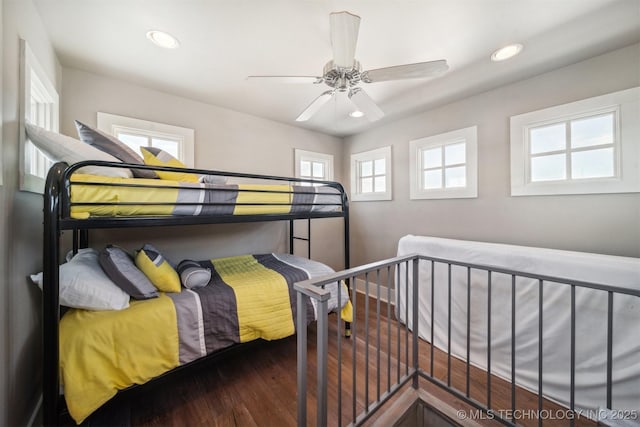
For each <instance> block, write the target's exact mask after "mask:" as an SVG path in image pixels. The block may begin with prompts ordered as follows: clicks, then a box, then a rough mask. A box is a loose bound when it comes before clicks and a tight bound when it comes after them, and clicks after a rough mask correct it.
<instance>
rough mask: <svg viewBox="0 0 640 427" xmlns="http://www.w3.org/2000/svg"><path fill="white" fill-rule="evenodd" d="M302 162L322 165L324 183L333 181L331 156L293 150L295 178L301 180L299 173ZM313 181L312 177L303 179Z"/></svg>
mask: <svg viewBox="0 0 640 427" xmlns="http://www.w3.org/2000/svg"><path fill="white" fill-rule="evenodd" d="M303 161H307V162H315V163H322V164H323V165H324V171H325V177H324V178H323V180H324V181H333V155H332V154H325V153H316V152H314V151H306V150H300V149H298V148H296V149H295V150H294V173H295V177H296V178H303V176H302V173H301V169H302V168H301V163H302V162H303ZM304 178H308V179H315V178H313V177H310V178H309V177H304Z"/></svg>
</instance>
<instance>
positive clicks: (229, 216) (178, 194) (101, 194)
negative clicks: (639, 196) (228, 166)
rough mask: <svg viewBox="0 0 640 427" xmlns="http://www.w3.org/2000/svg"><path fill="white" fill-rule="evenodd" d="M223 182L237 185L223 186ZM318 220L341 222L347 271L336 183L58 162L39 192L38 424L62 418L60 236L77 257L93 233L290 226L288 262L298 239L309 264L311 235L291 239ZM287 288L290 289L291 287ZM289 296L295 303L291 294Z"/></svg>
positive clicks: (342, 197) (344, 211)
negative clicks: (184, 178)
mask: <svg viewBox="0 0 640 427" xmlns="http://www.w3.org/2000/svg"><path fill="white" fill-rule="evenodd" d="M87 167H90V168H95V167H99V168H112V169H123V168H133V167H135V168H136V169H137V170H144V169H148V170H152V171H155V172H158V171H161V172H169V173H189V174H196V175H198V176H213V177H218V178H222V179H214V180H213V182H214V183H202V182H196V183H193V182H180V181H171V180H159V179H145V178H126V177H122V178H114V177H113V176H114V174H106V175H110V176H104V175H103V176H99V175H93V174H92V175H86V174H83V170H87ZM81 168H84V169H81ZM227 179H229V180H233V181H234V182H237V183H234V184H226V183H225V181H226V180H227ZM249 182H257V184H253V183H249ZM320 218H342V219H343V225H344V242H343V245H344V246H343V247H344V264H345V268H348V267H349V206H348V200H347V196H346V194H345V191H344V189H343V187H342V186H341V185H340V184H339V183H337V182H329V181H323V182H318V181H313V182H312V181H309V180H305V179H297V178H288V177H278V176H266V175H256V174H243V173H234V172H222V171H210V170H202V169H184V168H174V167H168V166H148V165H139V164H135V165H134V164H127V163H120V162H110V161H82V162H78V163H75V164H73V165H71V166H68V165H67V164H66V163H63V162H59V163H56V164H55V165H54V166H53V167H52V168H51V169H50V171H49V173H48V176H47V179H46V184H45V191H44V242H43V249H44V250H43V264H44V266H43V267H44V268H43V273H42V288H43V340H44V342H43V346H44V349H43V353H44V357H43V362H44V366H43V424H44V425H46V426H48V425H57V424H58V423H59V421H60V416H61V414H63V413H65V412H66V404H65V401H64V395H63V393H62V389H63V388H64V386H62V387H61V383H62V381H61V373H60V372H61V371H60V363H61V357H60V341H59V338H60V331H61V328H60V324H61V319H62V318H63V315H64V316H65V317H66V313H65V311H66V309H65V307H62V306H61V304H60V294H59V290H60V283H59V282H60V271H59V266H60V260H61V255H62V248H61V245H62V242H61V236H62V232H63V231H71V232H72V248H73V249H72V251H73V253H74V254H76V253H78V252H79V251H82V250H83V248H88V246H89V231H90V230H92V229H115V228H137V227H162V226H175V225H198V224H224V223H248V222H263V221H288V224H289V252H290V256H292V257H293V248H294V240H296V239H301V240H307V244H308V248H309V250H308V253H307V257H308V258H309V257H310V248H311V243H310V238H311V235H310V233H309V234H308V235H307V237H306V238H305V237H299V236H296V235H295V234H294V231H295V230H294V221H296V220H307V221H308V228H307V231H310V224H311V220H312V219H320ZM285 256H286V255H285ZM285 261H286V260H285ZM305 279H306V278H305ZM287 280H289V279H287ZM292 285H293V284H292V283H290V287H292ZM336 289H337V288H336ZM290 292H291V295H292V297H291V298H292V301H293V298H294V296H293V291H292V290H290ZM338 292H344V290H343V289H340V290H338ZM157 300H159V298H157ZM338 300H339V299H338ZM310 302H311V301H310ZM294 306H295V304H292V307H291V310H292V311H293V310H295V308H294ZM335 311H338V309H336V310H335ZM294 318H295V317H294ZM63 320H64V319H63ZM310 321H313V319H310ZM77 325H82V321H81V320H80V321H78V322H77V323H76V326H77ZM242 345H245V344H237V343H231V344H230V345H229V346H228V347H226V348H223V347H225V346H223V345H220V346H217V347H215V348H209V346H208V345H207V352H206V355H204V356H202V357H198V358H195V359H193V360H189V361H186V362H185V363H180V364H179V365H178V366H176V367H171V368H170V369H169V370H168V371H167V372H165V373H162V374H160V375H159V376H158V378H154V379H152V380H150V381H149V382H158V380H161V381H162V380H164V379H166V378H167V377H169V376H172V375H173V374H174V373H177V372H181V371H189V370H192V369H197V368H198V366H200V365H201V364H202V363H203V362H205V361H207V360H208V361H210V360H211V359H212V358H215V357H217V356H219V355H220V354H221V353H223V352H225V351H226V350H228V349H229V348H230V347H233V348H235V347H237V346H242ZM181 362H182V361H181ZM141 388H144V384H143V385H142V386H141V385H138V384H132V385H131V386H128V387H125V388H124V390H121V391H118V395H123V394H127V393H129V392H131V391H135V390H138V391H139V390H140V389H141Z"/></svg>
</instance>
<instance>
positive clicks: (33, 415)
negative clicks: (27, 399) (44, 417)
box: [27, 395, 42, 427]
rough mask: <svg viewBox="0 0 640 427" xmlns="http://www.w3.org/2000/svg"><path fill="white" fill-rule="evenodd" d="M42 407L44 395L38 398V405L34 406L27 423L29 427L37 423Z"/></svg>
mask: <svg viewBox="0 0 640 427" xmlns="http://www.w3.org/2000/svg"><path fill="white" fill-rule="evenodd" d="M41 408H42V395H40V397H39V398H38V401H37V402H36V406H35V407H34V408H33V411H32V412H31V416H30V417H29V422H28V423H27V426H28V427H33V426H34V425H35V422H36V419H37V418H38V416H39V415H40V409H41Z"/></svg>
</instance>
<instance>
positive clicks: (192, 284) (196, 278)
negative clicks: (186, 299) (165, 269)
mask: <svg viewBox="0 0 640 427" xmlns="http://www.w3.org/2000/svg"><path fill="white" fill-rule="evenodd" d="M178 274H179V275H180V281H181V282H182V286H184V287H185V288H187V289H197V288H202V287H203V286H207V284H209V280H211V270H209V269H208V268H206V267H203V266H201V265H200V264H199V263H197V262H196V261H191V260H188V259H185V260H184V261H181V262H180V264H178Z"/></svg>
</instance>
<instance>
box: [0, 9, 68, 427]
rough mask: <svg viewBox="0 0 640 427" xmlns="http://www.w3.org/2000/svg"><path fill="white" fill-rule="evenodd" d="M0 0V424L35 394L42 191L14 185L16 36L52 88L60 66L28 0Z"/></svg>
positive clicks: (20, 418)
mask: <svg viewBox="0 0 640 427" xmlns="http://www.w3.org/2000/svg"><path fill="white" fill-rule="evenodd" d="M3 6H4V10H3V16H2V18H3V19H2V31H3V34H2V41H3V43H2V47H3V60H2V66H3V68H2V69H3V81H2V102H3V106H2V113H3V115H2V122H3V124H2V163H3V170H4V185H3V186H2V187H1V189H0V201H1V202H2V206H1V207H0V210H1V211H2V213H3V214H2V215H0V230H1V232H2V236H1V238H0V241H1V242H2V243H1V244H0V259H1V261H0V265H1V266H2V267H3V274H2V284H1V287H2V303H3V304H5V307H3V308H4V309H3V310H2V316H3V317H2V330H3V338H4V339H3V341H2V346H3V351H2V354H3V356H2V357H4V358H6V360H2V363H1V364H2V367H3V369H6V372H5V373H4V375H3V376H4V377H5V381H3V382H2V384H3V387H6V388H4V389H2V393H3V395H2V398H3V399H2V401H1V405H2V412H1V413H2V419H0V425H25V424H26V423H27V422H28V421H29V418H30V416H31V414H32V412H33V410H34V408H35V406H36V403H37V401H38V399H39V397H40V377H41V366H42V362H41V360H42V359H41V355H42V352H41V341H42V338H41V326H40V324H41V322H40V306H41V295H40V291H39V290H38V288H37V287H35V286H34V285H33V284H32V283H30V281H28V279H27V275H28V274H30V273H33V272H36V271H39V270H40V269H42V255H41V254H42V228H41V227H40V224H42V196H41V195H38V194H33V193H26V192H20V191H18V155H19V154H18V153H19V147H18V88H19V73H18V71H19V39H20V38H23V39H25V40H27V42H28V43H29V46H30V48H31V50H32V51H33V53H34V54H35V55H36V56H37V57H38V60H39V62H40V64H41V65H42V67H43V68H44V70H45V72H46V73H47V75H48V76H49V78H50V79H51V81H52V82H53V83H54V85H56V89H57V90H58V92H60V76H61V67H60V64H59V63H58V61H57V59H56V56H55V53H54V51H53V48H52V46H51V43H50V41H49V38H48V36H47V34H46V33H45V31H44V26H43V24H42V21H41V20H40V16H39V15H38V12H37V10H36V8H35V6H34V5H33V3H32V2H31V0H4V1H3ZM4 334H6V335H4ZM5 392H6V395H5V394H4V393H5Z"/></svg>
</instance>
